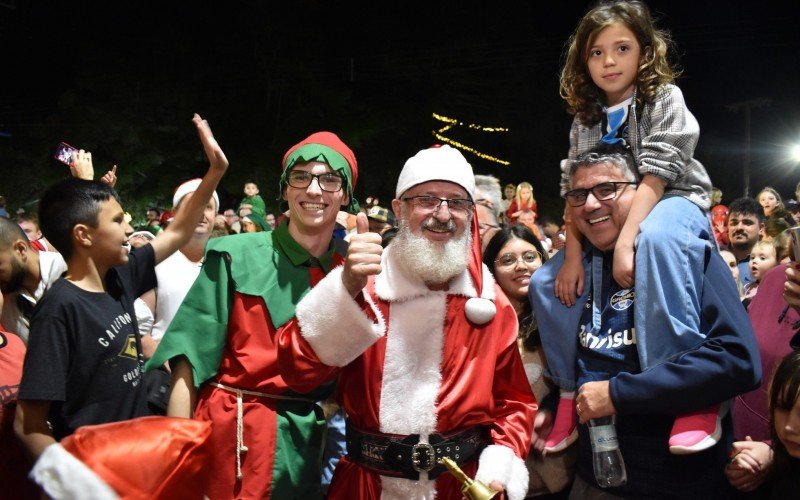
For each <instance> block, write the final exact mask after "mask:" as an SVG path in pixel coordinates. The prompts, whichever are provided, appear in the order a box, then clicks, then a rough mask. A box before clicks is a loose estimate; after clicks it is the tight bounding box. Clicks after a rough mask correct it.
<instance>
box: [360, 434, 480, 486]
mask: <svg viewBox="0 0 800 500" xmlns="http://www.w3.org/2000/svg"><path fill="white" fill-rule="evenodd" d="M346 436H347V456H348V457H349V458H350V459H352V460H353V461H354V462H356V463H357V464H359V465H362V466H364V467H366V468H368V469H371V470H373V471H375V472H377V473H378V474H381V475H384V476H393V477H405V478H407V479H413V480H415V481H417V480H419V473H420V472H422V471H426V472H427V473H428V478H430V479H436V478H437V477H438V476H439V474H441V473H442V472H445V471H446V470H447V469H446V468H445V466H444V465H442V464H440V463H439V459H441V458H443V457H450V459H452V460H453V461H455V462H456V463H457V464H458V465H463V464H465V463H467V462H471V461H472V460H474V459H476V458H478V455H479V454H480V452H481V451H482V450H483V449H484V448H485V447H486V437H485V431H484V429H483V428H482V427H480V426H475V427H472V428H469V429H467V430H464V431H460V432H457V433H454V434H447V435H442V434H431V435H430V436H429V437H428V442H427V443H420V442H419V434H411V435H409V436H398V435H395V434H374V433H369V432H363V431H360V430H358V429H356V428H355V427H353V426H352V425H350V422H348V423H347V435H346Z"/></svg>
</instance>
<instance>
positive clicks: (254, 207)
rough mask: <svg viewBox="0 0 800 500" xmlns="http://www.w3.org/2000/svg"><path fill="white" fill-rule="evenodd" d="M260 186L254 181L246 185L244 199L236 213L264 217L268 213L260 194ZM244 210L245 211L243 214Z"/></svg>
mask: <svg viewBox="0 0 800 500" xmlns="http://www.w3.org/2000/svg"><path fill="white" fill-rule="evenodd" d="M258 193H259V191H258V185H256V183H255V182H253V181H247V182H245V183H244V199H242V202H241V203H239V209H238V210H236V212H237V213H238V214H239V215H240V216H242V215H247V214H249V213H253V214H257V215H260V216H261V217H264V216H265V215H266V213H267V206H266V205H265V204H264V199H263V198H262V197H261V195H259V194H258ZM242 209H244V210H245V212H244V213H242Z"/></svg>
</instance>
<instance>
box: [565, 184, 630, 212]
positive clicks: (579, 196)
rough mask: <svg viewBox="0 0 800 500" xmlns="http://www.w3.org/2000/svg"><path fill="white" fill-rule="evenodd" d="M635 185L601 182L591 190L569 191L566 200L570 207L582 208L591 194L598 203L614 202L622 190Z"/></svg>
mask: <svg viewBox="0 0 800 500" xmlns="http://www.w3.org/2000/svg"><path fill="white" fill-rule="evenodd" d="M635 184H636V182H601V183H600V184H597V185H596V186H592V187H590V188H586V189H573V190H572V191H567V194H565V195H564V198H566V199H567V203H569V206H571V207H580V206H583V205H584V204H585V203H586V199H587V198H588V197H589V193H590V192H591V193H592V194H593V195H594V197H595V198H596V199H597V201H606V200H613V199H614V198H616V197H617V193H619V191H620V188H623V187H624V186H629V185H635Z"/></svg>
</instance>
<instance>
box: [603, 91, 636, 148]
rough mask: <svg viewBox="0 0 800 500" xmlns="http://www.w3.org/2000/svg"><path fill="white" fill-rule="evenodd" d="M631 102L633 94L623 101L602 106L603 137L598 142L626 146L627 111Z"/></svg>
mask: <svg viewBox="0 0 800 500" xmlns="http://www.w3.org/2000/svg"><path fill="white" fill-rule="evenodd" d="M631 104H633V96H631V97H629V98H628V99H626V100H624V101H623V102H621V103H619V104H616V105H614V106H610V107H607V108H603V111H604V113H603V128H602V130H603V137H602V138H601V139H600V142H603V143H605V144H619V145H620V146H625V147H627V146H628V144H629V143H628V113H629V112H630V109H631Z"/></svg>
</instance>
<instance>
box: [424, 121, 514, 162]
mask: <svg viewBox="0 0 800 500" xmlns="http://www.w3.org/2000/svg"><path fill="white" fill-rule="evenodd" d="M432 115H433V119H434V120H437V121H439V122H442V123H444V124H445V125H444V126H443V127H442V128H440V129H438V130H433V131H432V133H433V136H434V137H436V138H437V139H438V140H440V141H442V142H444V143H447V144H449V145H451V146H453V147H454V148H458V149H461V150H463V151H467V152H469V153H472V154H474V155H475V156H477V157H478V158H482V159H484V160H488V161H492V162H495V163H499V164H500V165H504V166H508V165H511V162H510V161H506V160H503V159H500V158H497V157H495V156H492V155H489V154H486V153H482V152H480V151H478V150H477V149H475V148H473V147H470V146H467V145H466V144H463V143H461V142H458V141H456V140H453V139H451V138H449V137H446V136H445V135H444V134H445V133H446V132H447V131H449V130H450V129H452V128H453V127H456V126H458V127H467V128H469V129H473V130H479V131H481V132H489V133H496V132H508V129H507V128H505V127H486V126H484V125H477V124H475V123H464V122H462V121H461V120H458V119H456V118H450V117H448V116H444V115H440V114H438V113H432Z"/></svg>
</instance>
